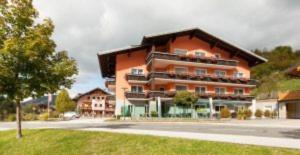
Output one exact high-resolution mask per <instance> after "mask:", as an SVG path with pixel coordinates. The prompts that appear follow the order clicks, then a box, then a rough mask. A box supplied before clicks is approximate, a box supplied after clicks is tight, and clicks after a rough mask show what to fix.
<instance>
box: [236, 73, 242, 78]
mask: <svg viewBox="0 0 300 155" xmlns="http://www.w3.org/2000/svg"><path fill="white" fill-rule="evenodd" d="M239 74H242V76H238V75H239ZM234 77H235V78H243V77H244V73H243V72H234Z"/></svg>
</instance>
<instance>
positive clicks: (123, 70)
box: [116, 37, 251, 100]
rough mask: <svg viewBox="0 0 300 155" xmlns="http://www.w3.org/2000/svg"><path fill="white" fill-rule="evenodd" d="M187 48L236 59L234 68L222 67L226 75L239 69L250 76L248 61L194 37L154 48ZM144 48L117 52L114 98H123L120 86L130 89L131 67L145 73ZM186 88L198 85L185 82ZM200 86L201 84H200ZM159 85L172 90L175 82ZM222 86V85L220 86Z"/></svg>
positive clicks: (229, 89) (210, 88)
mask: <svg viewBox="0 0 300 155" xmlns="http://www.w3.org/2000/svg"><path fill="white" fill-rule="evenodd" d="M176 48H179V49H187V50H188V54H194V53H195V51H198V50H199V51H201V52H205V53H206V56H207V57H212V56H213V55H214V54H215V53H219V54H220V55H221V58H222V59H231V60H237V61H238V66H237V67H236V68H235V69H222V70H224V71H226V75H227V76H233V74H234V72H236V71H239V72H243V73H244V77H245V78H250V68H249V66H248V62H246V61H245V60H242V59H240V58H236V57H233V58H230V56H229V53H228V52H226V51H223V50H221V49H219V48H217V47H214V48H210V45H209V44H208V43H206V42H204V41H201V40H199V39H197V38H196V37H194V38H192V39H190V38H189V37H177V38H176V39H175V40H174V41H173V42H171V41H170V42H169V43H168V44H167V45H165V46H161V47H157V48H156V49H155V50H156V51H159V52H166V51H169V52H171V53H172V52H174V49H176ZM147 54H148V53H147V52H146V50H139V51H134V52H131V53H130V54H119V55H117V56H116V98H117V99H119V100H123V99H124V91H123V90H122V88H127V91H130V89H131V85H130V84H129V83H128V81H127V80H126V74H128V73H130V72H131V69H132V68H137V69H143V70H144V73H145V74H147V73H148V71H147V68H146V60H145V58H146V56H147ZM175 67H180V66H174V65H169V66H167V67H166V68H155V69H154V70H155V71H160V72H163V71H174V68H175ZM187 68H188V71H189V72H190V73H195V70H196V69H197V68H198V67H187ZM203 69H206V70H207V74H214V72H215V70H220V69H213V68H203ZM140 85H141V84H140ZM187 85H188V89H189V90H190V91H194V90H195V87H196V86H200V85H193V84H187ZM142 86H143V87H144V90H146V91H147V90H149V87H148V86H146V85H142ZM201 86H202V85H201ZM204 86H205V85H204ZM160 87H163V88H164V89H165V90H167V91H168V90H169V91H174V90H175V84H174V83H168V84H165V85H156V86H155V89H156V90H159V88H160ZM206 87H207V91H208V92H214V90H215V87H216V86H211V85H207V86H206ZM222 87H223V86H222ZM224 87H225V88H226V90H227V93H233V92H234V88H238V87H226V86H224ZM250 91H251V90H250V88H244V92H245V94H249V93H250Z"/></svg>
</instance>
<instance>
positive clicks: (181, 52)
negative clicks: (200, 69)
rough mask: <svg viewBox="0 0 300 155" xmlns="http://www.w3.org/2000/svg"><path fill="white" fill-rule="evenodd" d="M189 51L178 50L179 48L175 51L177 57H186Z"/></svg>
mask: <svg viewBox="0 0 300 155" xmlns="http://www.w3.org/2000/svg"><path fill="white" fill-rule="evenodd" d="M187 51H188V50H186V49H178V48H175V49H174V53H175V54H177V55H180V56H185V55H186V53H187Z"/></svg>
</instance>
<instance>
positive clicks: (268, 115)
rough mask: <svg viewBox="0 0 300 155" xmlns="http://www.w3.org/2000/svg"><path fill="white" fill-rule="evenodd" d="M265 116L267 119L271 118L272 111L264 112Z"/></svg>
mask: <svg viewBox="0 0 300 155" xmlns="http://www.w3.org/2000/svg"><path fill="white" fill-rule="evenodd" d="M264 116H265V117H267V118H269V117H270V116H271V112H270V110H266V111H265V112H264Z"/></svg>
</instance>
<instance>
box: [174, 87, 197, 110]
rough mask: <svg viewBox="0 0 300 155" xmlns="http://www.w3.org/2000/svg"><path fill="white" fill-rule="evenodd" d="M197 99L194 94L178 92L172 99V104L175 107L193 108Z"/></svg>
mask: <svg viewBox="0 0 300 155" xmlns="http://www.w3.org/2000/svg"><path fill="white" fill-rule="evenodd" d="M197 100H198V98H197V97H196V95H195V94H193V93H191V92H188V91H178V92H176V95H175V96H174V98H173V102H174V104H175V106H176V105H190V106H191V108H193V106H194V104H195V103H196V102H197Z"/></svg>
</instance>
